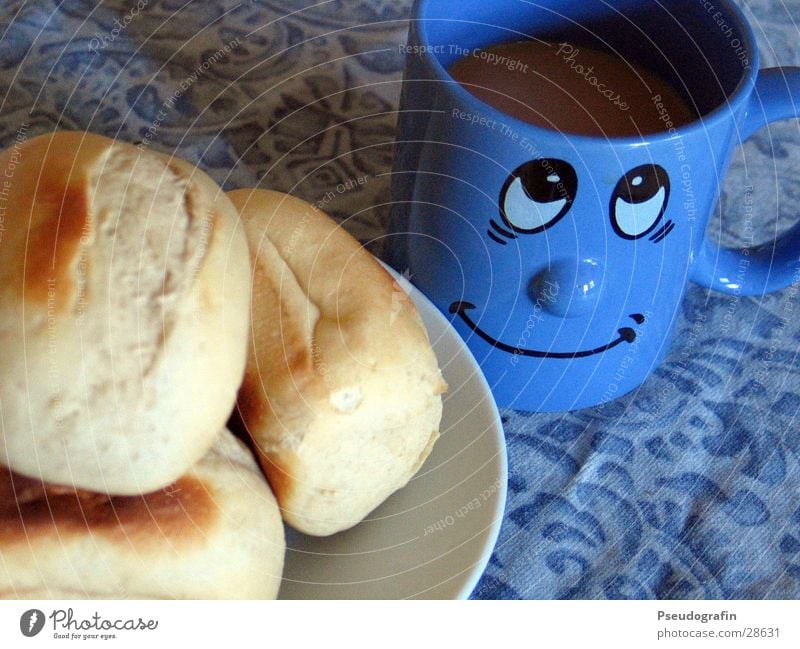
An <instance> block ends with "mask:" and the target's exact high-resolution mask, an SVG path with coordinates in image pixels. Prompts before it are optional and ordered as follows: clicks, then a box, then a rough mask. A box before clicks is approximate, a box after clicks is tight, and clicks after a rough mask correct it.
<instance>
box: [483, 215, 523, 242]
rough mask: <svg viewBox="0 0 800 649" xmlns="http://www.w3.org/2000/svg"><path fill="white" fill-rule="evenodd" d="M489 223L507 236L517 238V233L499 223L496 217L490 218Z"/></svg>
mask: <svg viewBox="0 0 800 649" xmlns="http://www.w3.org/2000/svg"><path fill="white" fill-rule="evenodd" d="M489 225H491V226H492V227H493V228H494V229H495V230H497V231H498V232H499V233H500V234H503V235H505V236H507V237H508V238H509V239H516V238H517V235H516V234H514V233H513V232H509V231H508V230H506V229H505V228H503V227H501V226H500V225H498V224H497V221H495V220H494V219H490V220H489Z"/></svg>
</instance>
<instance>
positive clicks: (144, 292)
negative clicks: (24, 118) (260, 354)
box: [0, 132, 250, 495]
mask: <svg viewBox="0 0 800 649" xmlns="http://www.w3.org/2000/svg"><path fill="white" fill-rule="evenodd" d="M0 180H1V181H2V182H0V215H2V216H3V217H4V230H3V232H2V234H1V235H0V236H1V237H2V238H0V285H2V287H3V290H2V293H1V294H0V348H1V349H2V350H3V351H2V354H0V376H2V377H3V379H2V381H0V421H2V426H1V427H0V463H2V464H4V465H6V466H8V467H10V468H11V469H13V470H14V471H16V472H19V473H22V474H24V475H27V476H29V477H33V478H40V479H43V480H45V481H47V482H53V483H58V484H63V485H69V486H75V487H80V488H84V489H90V490H93V491H99V492H103V493H111V494H118V495H125V494H139V493H144V492H148V491H153V490H156V489H159V488H161V487H163V486H165V485H167V484H169V483H171V482H172V481H174V480H176V479H177V478H178V477H179V476H181V475H182V474H183V473H185V472H186V470H187V469H188V468H189V467H190V466H191V465H192V464H194V463H195V462H196V461H197V460H199V459H200V458H201V457H202V456H203V455H204V454H205V453H206V451H207V450H208V449H209V447H210V446H211V444H212V443H213V441H214V439H215V437H216V435H217V433H218V432H219V430H220V429H221V428H222V427H223V426H224V425H225V422H226V420H227V418H228V416H229V415H230V412H231V410H232V408H233V405H234V402H235V398H236V391H237V389H238V387H239V384H240V382H241V378H242V375H243V371H244V364H245V356H246V347H247V327H248V322H249V294H250V265H249V258H248V253H247V243H246V239H245V236H244V232H243V230H242V228H241V226H240V224H239V223H238V215H237V213H236V210H235V209H234V207H233V206H232V205H231V203H230V201H229V200H228V198H227V197H226V196H225V195H224V194H223V193H222V192H221V191H220V189H219V187H217V185H216V184H215V183H214V182H213V181H212V180H211V179H210V178H209V177H208V176H207V175H206V174H205V173H203V172H202V171H200V170H199V169H197V168H195V167H194V166H193V165H190V164H188V163H187V162H185V161H183V160H179V159H177V158H172V157H169V156H166V155H161V154H157V153H151V152H146V151H140V150H138V149H137V148H136V147H134V146H132V145H129V144H125V143H122V142H114V141H112V140H109V139H107V138H104V137H101V136H98V135H93V134H90V133H76V132H59V133H53V134H48V135H43V136H40V137H36V138H33V139H30V140H28V141H26V142H24V143H22V144H21V145H15V146H14V147H12V148H11V149H8V150H7V151H5V152H3V153H2V155H0Z"/></svg>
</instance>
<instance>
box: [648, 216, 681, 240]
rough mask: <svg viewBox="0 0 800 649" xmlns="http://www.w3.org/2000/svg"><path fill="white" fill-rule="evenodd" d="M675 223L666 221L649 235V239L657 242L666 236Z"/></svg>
mask: <svg viewBox="0 0 800 649" xmlns="http://www.w3.org/2000/svg"><path fill="white" fill-rule="evenodd" d="M674 227H675V224H674V223H673V222H672V221H667V222H666V223H665V224H664V225H663V226H662V227H661V228H659V229H658V230H657V231H656V232H655V234H653V236H652V237H650V241H652V242H653V243H658V242H659V241H661V240H662V239H664V237H666V236H667V235H668V234H669V233H670V232H672V230H673V228H674Z"/></svg>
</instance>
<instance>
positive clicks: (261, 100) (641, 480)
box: [0, 0, 800, 598]
mask: <svg viewBox="0 0 800 649" xmlns="http://www.w3.org/2000/svg"><path fill="white" fill-rule="evenodd" d="M743 6H744V8H745V11H746V13H747V15H748V16H749V18H750V20H751V21H752V24H753V25H754V30H755V32H756V34H757V36H758V40H759V47H760V50H761V56H762V67H766V66H771V65H800V39H799V38H798V23H799V22H800V0H786V1H781V0H748V1H747V2H746V3H743ZM409 11H410V1H409V0H328V1H323V2H319V3H312V2H311V1H310V0H308V1H297V0H294V1H291V2H288V1H279V0H244V2H240V1H239V0H230V1H229V0H209V1H207V2H200V1H199V0H194V1H191V0H189V1H187V0H138V2H116V1H114V2H101V3H97V2H94V1H92V0H76V1H73V2H69V3H67V2H57V1H56V0H46V1H42V2H36V3H34V2H22V1H20V2H6V3H4V5H3V8H2V9H1V10H0V34H2V36H0V80H1V81H0V84H1V85H2V103H1V104H0V145H2V146H8V145H10V144H12V143H13V142H14V140H15V138H17V137H19V133H20V129H22V132H23V133H24V134H25V135H26V136H31V135H34V134H37V133H42V132H47V131H50V130H53V129H55V128H62V129H86V130H92V131H95V132H99V133H102V134H105V135H108V136H110V137H119V138H123V139H126V140H130V141H141V142H142V143H143V146H147V147H152V148H153V149H155V150H163V151H168V152H175V153H177V154H178V155H181V156H183V157H185V158H187V159H189V160H191V161H193V162H195V163H197V164H199V165H201V166H202V167H203V168H205V169H206V170H207V171H209V173H210V174H211V175H212V176H213V177H214V179H215V180H216V181H218V182H219V183H220V184H222V185H223V187H224V188H226V189H232V188H235V187H246V186H255V185H257V184H261V185H262V186H265V187H270V188H274V189H279V190H282V191H288V192H291V193H293V194H296V195H298V196H300V197H302V198H305V199H306V200H309V201H312V202H316V203H319V204H320V206H321V207H323V208H324V209H325V210H326V211H328V212H329V213H330V214H332V215H333V216H334V217H336V218H337V219H338V220H339V221H340V222H342V223H343V225H344V227H346V228H347V229H348V230H349V231H350V232H352V233H353V234H354V235H356V236H357V237H358V238H359V239H360V240H361V241H362V242H364V243H365V244H366V245H367V246H368V247H369V249H370V250H372V251H373V252H375V253H377V254H379V255H380V254H381V252H382V250H383V238H382V237H383V235H384V234H385V232H386V226H387V216H388V209H389V202H390V194H389V172H390V168H391V160H392V140H393V137H394V132H395V131H394V127H395V120H396V112H395V111H396V109H397V104H398V97H399V92H400V80H401V75H402V66H403V58H402V54H401V52H400V47H399V46H400V45H401V44H403V43H404V42H405V37H406V29H407V18H408V15H409ZM798 205H800V132H799V131H798V124H797V122H796V121H787V122H782V123H779V124H775V125H773V126H771V127H770V128H769V129H764V130H762V131H761V132H759V133H758V134H757V135H756V136H755V137H753V138H752V139H751V140H750V141H748V142H747V143H746V144H745V146H743V147H742V148H741V149H740V150H739V151H738V152H737V153H736V155H735V158H734V160H733V162H732V166H731V171H730V173H729V175H728V177H727V179H726V180H725V183H724V191H723V195H722V197H721V201H720V206H721V209H720V212H721V213H722V212H724V213H725V218H724V219H721V218H720V217H719V216H717V217H715V219H714V220H713V221H712V225H711V228H712V232H714V233H715V236H718V237H719V238H720V240H721V241H722V242H723V243H726V244H729V245H730V244H736V243H737V242H739V241H740V238H737V237H740V235H737V233H740V232H741V223H742V222H743V220H744V219H745V218H747V213H748V209H747V208H748V206H750V211H751V212H752V206H754V207H755V213H756V215H757V219H756V220H757V222H758V223H757V227H758V231H757V232H756V233H755V237H756V240H764V239H767V238H769V237H770V236H774V233H775V232H776V231H782V230H784V229H785V228H786V227H788V225H789V224H791V223H792V222H793V221H794V220H795V219H796V218H797V216H798V214H797V211H798ZM798 349H800V296H799V295H798V289H797V288H790V289H786V290H784V291H780V292H777V293H774V294H770V295H767V296H764V297H759V298H745V297H738V296H725V295H721V294H718V293H713V292H709V291H707V290H705V289H701V288H699V287H697V286H691V287H690V289H689V292H688V296H687V299H686V301H685V304H684V306H683V313H682V317H681V320H680V322H679V325H678V330H677V332H676V335H675V338H674V340H673V343H672V346H671V349H670V353H669V356H668V357H667V359H666V360H665V362H664V363H663V364H662V365H661V366H660V367H659V368H658V369H657V370H656V371H655V373H654V374H653V375H652V376H651V377H650V378H649V379H648V381H647V382H646V383H645V384H644V385H643V386H642V387H641V388H640V389H639V390H638V391H636V392H635V393H633V394H630V395H628V396H626V397H623V398H621V399H619V400H617V401H615V402H613V403H611V404H608V405H607V406H605V407H603V408H596V409H592V410H587V411H578V412H571V413H564V414H537V413H522V412H515V411H506V412H504V413H503V422H504V425H505V432H506V439H507V443H508V451H509V462H510V466H509V472H510V481H509V498H508V505H507V511H506V516H505V519H504V524H503V528H502V531H501V536H500V539H499V542H498V545H497V548H496V550H495V552H494V555H493V557H492V559H491V562H490V565H489V567H488V570H487V572H486V574H485V575H484V577H483V578H482V580H481V582H480V583H479V585H478V587H477V589H476V591H475V593H474V595H473V596H474V597H477V598H796V597H798V596H800V430H799V429H800V426H798V423H799V422H800V420H799V419H798V409H800V362H798V358H797V356H798Z"/></svg>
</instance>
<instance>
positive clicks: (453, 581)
mask: <svg viewBox="0 0 800 649" xmlns="http://www.w3.org/2000/svg"><path fill="white" fill-rule="evenodd" d="M392 274H393V275H394V276H395V278H396V279H398V281H399V282H400V283H401V284H402V286H403V288H405V289H406V291H407V292H408V293H409V294H410V295H411V298H412V299H413V300H414V303H415V304H416V305H417V308H418V309H419V312H420V314H421V316H422V320H423V322H424V323H425V327H426V328H427V330H428V335H429V336H430V339H431V342H432V343H433V347H434V349H435V350H436V356H437V357H438V359H439V366H440V367H441V368H442V372H443V374H444V377H445V380H446V381H447V384H448V385H449V390H448V392H447V395H446V396H445V399H444V414H443V417H442V427H441V431H442V435H441V437H440V438H439V440H438V441H437V442H436V444H435V445H434V448H433V452H432V453H431V455H430V456H429V457H428V460H427V461H426V462H425V464H424V465H423V466H422V468H421V469H420V471H419V473H418V474H417V475H416V476H414V478H412V479H411V482H409V484H408V485H406V487H404V488H403V489H401V490H400V491H398V492H397V493H395V494H394V495H392V496H391V497H390V498H389V499H388V500H387V501H386V502H384V503H383V504H382V505H381V506H380V507H379V508H378V509H376V510H375V511H374V512H372V514H370V515H369V516H368V517H367V519H366V520H365V521H363V522H362V523H360V524H359V525H357V526H356V527H354V528H352V529H350V530H347V531H345V532H341V533H339V534H335V535H333V536H329V537H324V538H318V537H311V536H305V535H303V534H299V533H298V532H295V531H294V530H292V529H291V528H287V530H286V532H287V535H286V546H287V551H286V566H285V568H284V574H283V583H282V585H281V591H280V595H279V596H280V598H281V599H330V598H335V599H399V598H414V597H416V598H424V599H457V598H466V597H469V595H470V593H471V592H472V590H473V589H474V588H475V584H476V583H477V582H478V579H479V578H480V576H481V575H482V574H483V571H484V569H485V567H486V564H487V563H488V561H489V557H490V556H491V553H492V549H493V548H494V544H495V542H496V541H497V535H498V533H499V531H500V523H501V521H502V518H503V510H504V509H505V502H506V480H507V475H508V471H507V462H506V448H505V440H504V438H503V427H502V425H501V423H500V416H499V414H498V412H497V407H496V406H495V403H494V399H493V398H492V394H491V391H490V390H489V386H488V384H487V383H486V379H484V377H483V374H482V373H481V371H480V369H479V367H478V364H477V363H476V362H475V359H474V358H473V357H472V354H471V353H470V352H469V350H468V349H467V348H466V346H465V345H464V342H463V341H462V340H461V338H460V337H459V336H458V334H457V333H456V332H455V330H454V329H453V328H452V327H451V326H450V324H449V322H448V321H447V319H446V318H445V317H444V316H443V315H442V314H441V313H440V312H439V311H438V310H437V309H436V308H435V307H434V306H433V305H432V304H431V303H430V302H429V301H428V300H427V298H425V297H424V296H423V295H422V294H421V293H420V292H419V291H418V290H417V289H416V288H414V287H413V286H411V284H409V283H408V282H407V281H406V280H404V279H402V278H398V276H397V274H396V273H394V272H392Z"/></svg>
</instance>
